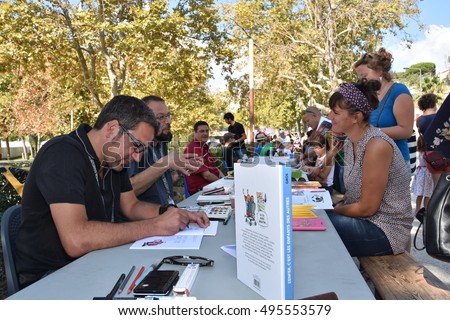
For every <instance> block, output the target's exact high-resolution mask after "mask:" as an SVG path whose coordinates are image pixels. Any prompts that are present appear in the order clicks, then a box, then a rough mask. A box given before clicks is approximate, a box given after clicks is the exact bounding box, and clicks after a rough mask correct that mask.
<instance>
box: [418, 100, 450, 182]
mask: <svg viewBox="0 0 450 320" xmlns="http://www.w3.org/2000/svg"><path fill="white" fill-rule="evenodd" d="M449 123H450V94H449V95H448V96H447V98H445V100H444V102H443V103H442V105H441V107H440V108H439V109H438V111H437V112H436V115H435V116H434V118H433V120H432V121H431V123H430V124H429V126H428V127H427V129H426V131H425V133H424V134H423V138H424V140H425V146H426V151H425V154H426V155H427V157H428V155H429V156H430V157H434V158H435V162H436V163H440V164H441V165H440V166H436V165H434V167H433V166H432V165H431V164H430V163H428V162H427V168H428V170H430V172H431V174H432V176H433V181H434V187H435V188H436V185H437V183H438V181H439V177H440V175H441V174H442V173H443V172H450V127H449Z"/></svg>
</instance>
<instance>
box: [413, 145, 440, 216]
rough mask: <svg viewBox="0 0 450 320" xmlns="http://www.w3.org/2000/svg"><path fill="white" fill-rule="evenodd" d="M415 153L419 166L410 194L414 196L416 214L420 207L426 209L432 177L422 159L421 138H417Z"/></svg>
mask: <svg viewBox="0 0 450 320" xmlns="http://www.w3.org/2000/svg"><path fill="white" fill-rule="evenodd" d="M417 151H418V152H419V165H418V166H417V170H416V173H415V174H414V177H413V181H412V184H411V192H412V193H413V194H414V195H415V196H416V213H417V212H418V211H419V210H420V209H421V208H422V207H424V208H425V209H426V208H427V206H428V202H429V201H430V197H431V194H432V193H433V190H434V183H433V177H432V176H431V172H430V171H429V170H428V169H427V163H426V162H425V159H424V158H423V154H424V151H425V146H424V141H423V138H422V137H419V139H418V140H417ZM422 202H423V205H422Z"/></svg>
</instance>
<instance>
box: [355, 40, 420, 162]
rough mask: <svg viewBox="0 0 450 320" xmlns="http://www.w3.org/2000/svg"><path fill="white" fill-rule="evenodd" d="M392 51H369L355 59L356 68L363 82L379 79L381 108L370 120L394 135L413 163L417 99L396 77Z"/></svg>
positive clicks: (375, 125) (379, 107) (379, 106)
mask: <svg viewBox="0 0 450 320" xmlns="http://www.w3.org/2000/svg"><path fill="white" fill-rule="evenodd" d="M392 62H393V58H392V55H391V54H390V53H389V52H388V51H386V49H384V48H380V49H379V50H378V52H376V53H366V54H364V55H363V56H362V57H361V58H360V59H359V60H358V61H356V62H355V64H354V68H355V72H356V74H357V75H358V77H359V79H360V81H361V82H366V81H368V80H378V81H380V82H381V88H380V90H379V91H378V100H379V104H378V108H376V109H375V110H374V111H373V112H372V114H371V116H370V124H371V125H373V126H374V127H377V128H380V130H381V131H383V132H384V133H386V134H387V135H388V136H389V137H390V138H392V139H393V140H394V141H395V143H396V144H397V146H398V148H399V149H400V151H401V153H402V155H403V158H404V159H405V162H406V163H407V165H408V168H409V167H410V163H409V160H410V155H409V150H408V138H410V137H411V135H412V133H413V126H414V102H413V100H412V97H411V93H410V92H409V90H408V88H407V87H406V86H405V85H404V84H401V83H396V82H393V81H392V75H391V73H390V72H391V66H392Z"/></svg>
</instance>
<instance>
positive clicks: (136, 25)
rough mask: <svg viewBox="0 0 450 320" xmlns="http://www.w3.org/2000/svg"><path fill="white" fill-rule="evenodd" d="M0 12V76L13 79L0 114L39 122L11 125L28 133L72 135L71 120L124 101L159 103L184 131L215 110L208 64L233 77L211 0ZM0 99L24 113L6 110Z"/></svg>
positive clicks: (11, 7)
mask: <svg viewBox="0 0 450 320" xmlns="http://www.w3.org/2000/svg"><path fill="white" fill-rule="evenodd" d="M0 12H1V14H0V25H2V29H1V30H0V75H3V74H5V75H8V74H10V75H12V76H13V77H12V86H10V90H9V91H8V92H4V91H0V108H2V109H1V110H2V111H3V110H6V111H7V113H8V115H9V114H11V118H12V113H14V112H15V113H16V114H22V113H25V114H26V113H33V112H34V114H36V113H38V114H40V115H41V116H40V118H39V119H33V120H36V121H34V122H33V123H30V121H31V120H30V119H29V120H28V123H26V122H24V121H22V119H26V118H27V117H23V118H21V117H19V118H18V119H15V120H17V121H16V122H15V125H14V127H21V128H22V129H21V130H22V134H31V133H33V134H41V135H44V134H47V133H48V132H46V131H45V129H44V128H43V127H44V126H43V125H42V122H45V123H46V124H47V126H45V127H49V128H53V134H57V133H61V132H67V131H68V130H70V128H69V126H70V117H71V114H72V115H73V116H74V125H75V126H77V125H78V124H79V123H80V122H88V123H92V121H93V120H92V117H93V116H95V114H96V113H97V112H98V111H99V109H100V108H101V107H102V106H103V104H104V103H105V102H106V101H107V100H109V99H110V98H111V97H112V96H115V95H118V94H130V95H135V96H138V97H143V96H144V95H148V94H156V95H160V96H162V97H163V98H164V99H165V100H166V101H167V102H168V103H169V104H170V105H171V106H173V108H174V109H175V111H176V112H177V113H178V114H180V119H183V121H182V124H181V125H180V127H181V130H182V133H184V134H187V132H188V129H187V128H188V125H191V124H193V119H194V115H193V114H192V110H197V109H200V110H202V109H203V108H204V107H205V106H209V105H211V104H212V100H213V98H212V97H211V96H210V93H209V90H208V87H207V81H208V79H210V78H211V77H212V74H211V66H210V65H211V62H213V61H214V62H215V63H217V64H221V65H222V66H223V68H224V70H230V66H231V65H232V63H233V61H234V54H233V51H232V50H230V46H228V45H227V43H228V41H229V40H228V37H227V34H226V32H225V31H224V30H223V26H222V25H221V23H220V16H219V14H218V10H217V7H216V5H215V3H214V1H213V0H180V1H179V2H178V3H174V2H171V4H170V6H169V3H168V1H167V0H148V1H131V2H130V1H128V0H126V1H125V0H118V1H113V2H103V1H95V0H88V1H82V2H80V3H74V2H73V1H68V0H50V1H39V0H35V1H33V0H29V1H27V0H9V1H4V2H1V3H0ZM36 75H39V76H36ZM33 88H34V90H31V89H33ZM32 91H34V92H32ZM20 92H21V93H22V99H21V100H19V99H18V97H19V94H20ZM37 92H44V93H45V94H42V95H41V96H38V95H37ZM2 97H5V99H6V100H8V99H9V100H8V101H10V102H11V103H10V104H13V103H16V106H17V107H18V108H20V110H15V111H14V112H11V111H9V110H7V109H6V107H4V106H3V105H2V104H1V101H2V100H1V99H2ZM7 98H8V99H7ZM37 110H38V111H37ZM47 110H51V111H52V112H53V116H52V117H50V118H49V117H47V116H46V111H47ZM36 111H37V112H36ZM174 113H175V112H174ZM202 113H203V112H202V111H199V112H198V113H197V116H198V115H199V114H202ZM175 114H176V113H175ZM186 116H188V117H186ZM28 118H29V117H28ZM185 119H187V120H186V121H184V120H185ZM37 120H40V122H41V123H39V121H37ZM211 120H212V119H211ZM52 121H53V122H54V123H52ZM38 128H39V129H38ZM2 129H3V127H2ZM10 131H11V130H9V131H7V133H9V132H10Z"/></svg>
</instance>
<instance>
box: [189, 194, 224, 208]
mask: <svg viewBox="0 0 450 320" xmlns="http://www.w3.org/2000/svg"><path fill="white" fill-rule="evenodd" d="M197 204H199V205H208V204H231V197H230V195H229V194H215V195H200V196H199V197H198V198H197Z"/></svg>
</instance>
